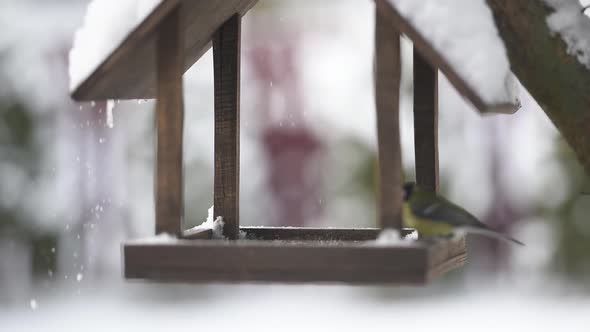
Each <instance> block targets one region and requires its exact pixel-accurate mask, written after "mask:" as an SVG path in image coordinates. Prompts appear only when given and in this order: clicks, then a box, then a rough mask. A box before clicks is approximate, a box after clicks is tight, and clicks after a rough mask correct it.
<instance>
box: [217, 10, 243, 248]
mask: <svg viewBox="0 0 590 332" xmlns="http://www.w3.org/2000/svg"><path fill="white" fill-rule="evenodd" d="M240 30H241V18H240V16H239V15H237V14H236V15H234V16H232V17H231V18H230V19H229V20H228V21H227V22H225V23H224V24H223V25H222V26H221V27H220V28H219V30H217V32H215V35H214V37H213V66H214V76H215V78H214V81H215V83H214V84H215V175H214V181H213V182H214V183H213V187H214V189H213V191H214V192H213V204H214V209H213V213H214V216H215V217H218V216H222V217H223V221H224V222H225V226H224V228H223V235H224V236H225V237H227V238H228V239H237V238H238V235H239V231H240V222H239V197H240V196H239V183H240V165H239V163H240Z"/></svg>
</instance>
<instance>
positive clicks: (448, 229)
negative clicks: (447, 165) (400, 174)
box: [403, 182, 524, 245]
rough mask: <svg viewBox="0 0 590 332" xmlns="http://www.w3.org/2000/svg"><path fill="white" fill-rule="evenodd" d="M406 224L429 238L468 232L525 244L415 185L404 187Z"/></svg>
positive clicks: (404, 216)
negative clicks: (456, 232)
mask: <svg viewBox="0 0 590 332" xmlns="http://www.w3.org/2000/svg"><path fill="white" fill-rule="evenodd" d="M403 222H404V227H409V228H414V229H415V230H417V231H418V234H419V235H420V236H425V237H428V236H449V235H452V234H453V233H454V232H455V231H465V232H467V233H475V234H482V235H486V236H490V237H493V238H497V239H501V240H505V241H509V242H513V243H516V244H520V245H524V244H523V243H522V242H520V241H518V240H516V239H513V238H511V237H509V236H508V235H505V234H502V233H500V232H498V231H496V230H494V229H492V228H490V227H489V226H488V225H486V224H484V223H482V222H481V221H479V220H477V218H476V217H474V216H473V215H472V214H471V213H469V212H467V211H465V210H464V209H462V208H461V207H459V206H458V205H456V204H454V203H452V202H450V201H448V200H447V199H445V198H443V197H441V196H439V195H437V194H436V193H434V192H431V191H429V190H426V189H424V188H421V187H420V186H419V185H417V184H416V183H414V182H407V183H405V184H404V202H403Z"/></svg>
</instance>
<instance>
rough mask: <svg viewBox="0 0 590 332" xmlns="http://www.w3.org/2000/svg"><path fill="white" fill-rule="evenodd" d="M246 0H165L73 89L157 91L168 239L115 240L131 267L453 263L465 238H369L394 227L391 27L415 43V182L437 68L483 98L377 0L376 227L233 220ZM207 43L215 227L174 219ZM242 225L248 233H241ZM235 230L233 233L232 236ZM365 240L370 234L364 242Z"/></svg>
mask: <svg viewBox="0 0 590 332" xmlns="http://www.w3.org/2000/svg"><path fill="white" fill-rule="evenodd" d="M255 2H256V0H224V1H212V0H203V1H189V0H184V1H181V0H163V1H162V2H161V3H160V4H159V5H158V6H157V7H156V8H155V9H154V11H153V12H152V13H151V14H150V15H149V16H148V17H147V18H146V19H145V20H144V21H143V22H142V23H140V25H139V26H138V27H137V28H136V29H135V30H133V31H132V32H131V33H130V34H129V35H128V36H127V37H126V39H125V40H124V41H123V42H122V44H121V45H120V46H119V47H118V48H117V49H116V50H114V51H113V52H112V53H111V54H110V55H109V56H108V57H107V58H106V60H105V61H104V62H103V63H102V64H101V65H100V66H99V67H98V68H97V69H96V70H95V71H94V72H93V73H92V74H91V75H90V76H89V77H88V78H87V79H86V80H85V81H83V82H82V83H81V84H80V85H79V86H78V87H77V88H76V89H75V90H74V92H73V94H72V96H73V98H74V99H76V100H84V101H87V100H100V99H137V98H156V99H157V104H156V121H157V150H156V151H157V152H156V172H155V209H156V213H155V216H156V220H155V225H156V227H155V233H156V234H160V233H169V234H174V235H176V236H177V237H178V238H179V240H178V241H174V242H170V243H153V242H148V241H145V242H141V241H133V242H128V243H126V244H124V246H123V258H124V259H123V264H124V274H125V277H126V278H129V279H149V280H157V281H188V282H206V281H216V282H234V281H255V282H258V281H273V282H345V283H361V284H362V283H365V284H366V283H398V284H401V283H404V284H422V283H425V282H427V281H429V280H430V279H432V278H433V277H435V276H438V275H440V274H442V273H444V272H446V271H449V270H451V269H454V268H456V267H458V266H461V265H463V263H464V261H465V258H466V247H465V238H464V237H457V238H454V239H440V240H436V241H416V242H415V243H412V244H410V245H384V246H381V245H375V243H373V242H371V240H375V239H376V238H377V236H378V234H379V232H380V230H381V229H383V228H394V229H398V230H401V231H402V233H407V232H410V231H411V230H407V229H403V230H402V228H401V225H402V220H401V202H402V191H401V187H402V171H401V170H402V166H401V151H400V150H401V148H400V134H399V116H398V112H399V88H400V75H401V60H400V34H402V33H403V34H405V35H407V36H408V37H409V38H410V39H411V40H412V41H413V42H414V46H415V48H414V49H415V51H414V81H415V82H414V115H415V116H414V126H415V145H416V178H417V182H418V183H419V184H421V185H423V186H425V187H427V188H430V189H431V190H437V188H438V152H437V111H438V110H437V108H438V106H437V104H438V100H437V88H438V83H437V82H438V81H437V70H436V68H438V69H439V70H440V71H441V72H442V73H444V74H445V75H446V77H447V78H448V79H449V81H450V82H451V83H452V85H453V86H454V87H455V88H456V89H457V90H458V91H459V92H460V93H461V94H462V95H464V96H465V97H466V98H467V99H468V100H469V101H470V102H471V103H472V104H473V105H474V106H475V107H476V108H477V109H479V110H480V111H482V112H485V111H502V112H511V111H514V106H513V105H487V104H486V103H484V102H483V99H482V98H481V97H480V96H479V95H478V94H477V93H476V92H475V91H474V90H473V89H471V88H470V87H469V85H468V84H466V83H465V80H464V78H462V77H461V76H460V75H459V74H458V73H457V72H456V71H455V70H454V69H453V68H452V67H451V66H450V65H449V64H448V63H447V62H446V61H445V60H444V58H443V57H442V56H441V55H440V54H439V53H438V52H437V51H436V50H435V49H434V48H433V47H431V46H430V44H429V43H428V42H427V41H426V39H425V38H423V37H422V36H421V35H420V34H419V33H418V32H417V30H416V29H415V28H414V27H412V25H411V24H410V23H409V21H408V20H406V19H404V17H402V16H401V15H400V14H399V12H398V11H396V10H395V8H394V7H393V6H391V4H390V3H389V2H387V1H384V0H376V1H375V2H376V26H375V98H376V106H377V107H376V110H377V137H378V154H379V176H380V181H379V220H378V225H379V227H380V228H360V229H333V228H329V229H322V228H292V227H284V228H283V227H240V223H239V165H240V164H239V155H240V154H239V128H240V121H239V119H240V118H239V109H240V91H239V90H240V39H241V36H240V25H241V17H242V16H243V15H244V14H245V13H246V12H247V11H248V10H249V9H250V8H251V7H252V6H253V5H254V4H255ZM211 45H212V46H213V58H214V88H215V93H214V108H215V110H214V111H215V143H214V144H215V161H214V164H215V167H214V168H215V169H214V193H213V196H214V215H215V216H223V219H224V222H225V225H224V229H223V235H224V236H225V237H226V238H227V240H214V239H212V231H211V230H208V229H204V230H201V231H191V232H188V231H186V230H185V228H184V226H183V190H182V188H183V167H182V151H183V148H182V136H183V135H182V133H183V118H184V116H183V87H182V75H183V73H184V72H186V71H187V70H188V69H189V68H190V67H191V66H192V65H193V64H194V63H195V62H196V61H197V60H198V59H199V58H200V57H201V56H202V55H203V54H204V53H205V51H207V50H208V49H209V48H210V47H211ZM240 232H243V234H245V235H246V236H245V238H246V239H240ZM242 238H243V237H242ZM367 241H369V242H367Z"/></svg>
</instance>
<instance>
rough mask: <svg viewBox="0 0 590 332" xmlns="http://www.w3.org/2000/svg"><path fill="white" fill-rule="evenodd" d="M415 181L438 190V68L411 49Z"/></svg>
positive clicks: (427, 187)
mask: <svg viewBox="0 0 590 332" xmlns="http://www.w3.org/2000/svg"><path fill="white" fill-rule="evenodd" d="M414 148H415V155H416V183H418V184H419V185H421V186H422V187H424V188H426V189H429V190H432V191H434V192H436V191H438V70H436V69H435V68H433V67H432V66H431V65H430V64H429V63H428V62H427V61H426V60H425V59H424V58H423V57H422V55H420V53H419V52H418V50H416V49H414Z"/></svg>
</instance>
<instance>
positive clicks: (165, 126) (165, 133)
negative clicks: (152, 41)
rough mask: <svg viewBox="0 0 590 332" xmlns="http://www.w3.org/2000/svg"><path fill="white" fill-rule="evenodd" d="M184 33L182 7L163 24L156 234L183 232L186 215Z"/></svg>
mask: <svg viewBox="0 0 590 332" xmlns="http://www.w3.org/2000/svg"><path fill="white" fill-rule="evenodd" d="M182 36H183V34H182V33H181V31H180V13H179V9H178V8H177V9H175V10H174V11H172V12H171V13H170V14H169V15H168V17H167V18H166V19H164V21H163V22H162V24H161V25H160V27H159V32H158V38H157V56H156V58H157V60H156V61H157V80H158V84H157V102H156V132H157V135H156V139H157V143H156V175H155V196H156V197H155V198H156V199H155V200H156V202H155V205H156V234H159V233H170V234H176V235H180V233H181V230H182V215H183V199H182V193H183V190H182V189H183V187H182V181H183V179H182V177H183V169H182V131H183V122H184V109H183V101H182V73H183V63H182V61H183V54H182V53H183V44H182V42H183V40H182V39H183V38H182Z"/></svg>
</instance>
